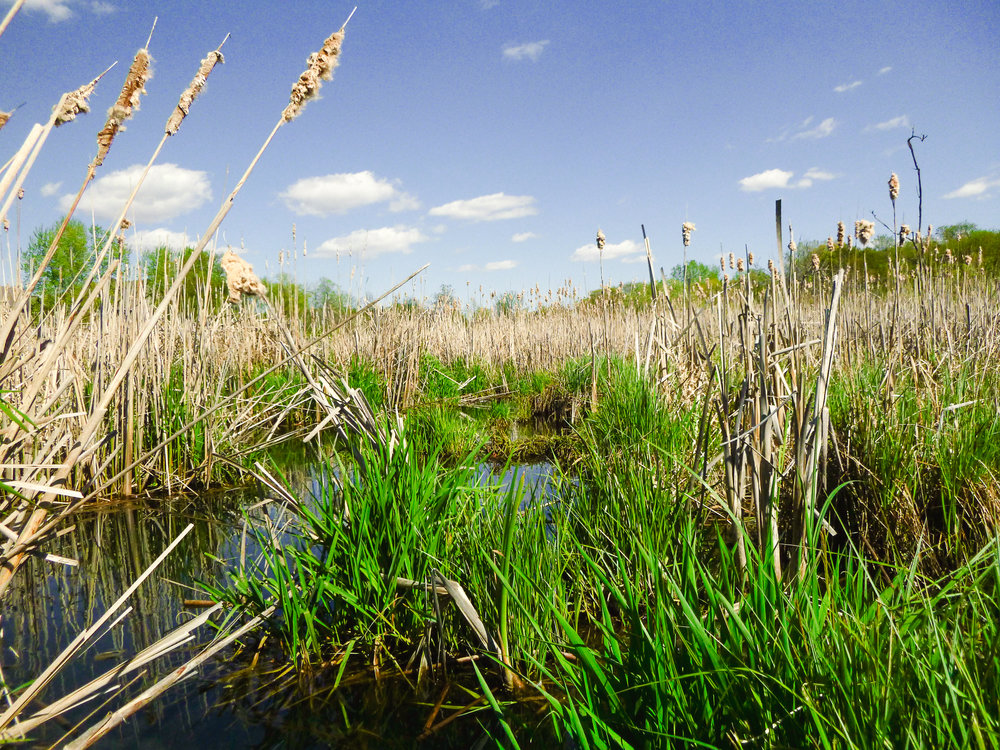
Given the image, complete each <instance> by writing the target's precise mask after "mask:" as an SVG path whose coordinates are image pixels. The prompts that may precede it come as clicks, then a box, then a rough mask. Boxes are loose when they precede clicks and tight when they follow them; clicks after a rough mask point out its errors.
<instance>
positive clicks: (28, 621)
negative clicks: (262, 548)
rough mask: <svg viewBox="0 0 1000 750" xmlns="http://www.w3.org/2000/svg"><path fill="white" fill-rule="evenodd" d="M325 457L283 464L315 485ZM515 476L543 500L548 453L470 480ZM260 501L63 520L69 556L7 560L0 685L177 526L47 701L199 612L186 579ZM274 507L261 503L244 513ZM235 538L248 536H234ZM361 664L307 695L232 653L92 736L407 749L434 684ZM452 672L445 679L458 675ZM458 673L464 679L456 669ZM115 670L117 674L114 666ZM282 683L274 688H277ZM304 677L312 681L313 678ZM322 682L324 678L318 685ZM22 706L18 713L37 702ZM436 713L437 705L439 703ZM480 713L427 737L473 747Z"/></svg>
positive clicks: (154, 672)
mask: <svg viewBox="0 0 1000 750" xmlns="http://www.w3.org/2000/svg"><path fill="white" fill-rule="evenodd" d="M323 471H325V470H324V469H319V468H316V467H305V466H299V467H297V468H296V469H295V470H290V471H286V478H287V479H288V480H289V483H290V484H291V485H292V486H293V487H297V488H301V492H302V494H303V496H305V497H308V496H309V495H312V496H314V497H315V496H318V495H319V493H320V492H321V489H322V486H323V485H324V483H325V482H326V481H328V479H329V478H328V477H326V476H324V474H323ZM515 477H520V478H522V479H523V481H524V483H525V497H526V498H527V499H526V501H525V504H526V505H527V504H530V503H535V504H542V503H544V499H545V498H546V497H548V496H550V493H552V487H553V486H554V485H553V482H554V481H557V479H556V475H555V472H554V471H553V467H552V466H551V465H549V464H530V465H525V466H519V467H512V468H510V469H508V470H507V471H506V472H503V471H499V470H497V469H495V468H492V467H490V466H486V465H484V466H482V467H481V470H480V481H482V482H484V483H491V484H492V483H498V484H500V485H501V486H504V487H506V486H508V485H509V484H510V482H512V481H514V478H515ZM262 499H264V495H262V494H260V493H259V492H258V491H256V490H230V491H225V492H213V493H205V494H202V495H200V496H197V497H186V498H171V499H163V500H157V501H148V502H130V503H128V504H122V503H116V504H109V505H106V506H101V507H100V508H96V509H92V510H90V511H88V512H86V513H82V514H80V515H78V516H77V517H76V518H75V519H74V520H75V527H74V528H73V529H72V530H70V531H69V532H67V533H65V534H63V535H62V536H61V537H59V538H58V539H57V540H55V541H53V542H52V543H51V544H50V545H48V546H47V547H46V550H45V551H46V552H50V553H54V554H58V555H62V556H65V557H69V558H73V559H76V560H78V561H79V567H67V566H62V565H57V564H53V563H48V562H44V561H42V560H40V559H36V558H32V559H31V560H30V561H29V562H28V563H27V564H26V565H25V567H24V568H23V569H22V570H21V571H19V572H18V574H17V576H16V577H15V579H14V582H13V584H12V586H11V588H10V590H9V591H8V594H7V598H6V599H5V601H4V607H3V610H2V613H0V618H2V619H0V626H2V631H0V665H2V667H3V678H4V680H5V682H6V683H7V684H8V685H11V686H18V685H21V684H24V683H25V682H27V681H29V680H31V679H33V678H34V677H35V676H37V675H38V674H40V673H41V672H42V670H44V669H45V668H46V667H47V666H48V665H49V664H50V663H51V661H52V660H53V659H54V658H55V657H56V656H57V655H58V653H59V652H60V651H61V650H62V649H63V648H65V646H66V645H67V644H68V643H70V642H71V641H72V640H73V638H75V637H76V635H77V634H78V633H79V632H80V631H82V630H83V629H84V628H86V627H87V626H88V625H90V624H91V623H92V622H93V621H94V620H95V619H96V618H97V617H99V616H100V615H101V614H102V613H103V612H104V611H105V608H106V606H107V605H108V604H110V603H113V602H114V601H115V600H117V599H118V597H119V596H120V595H121V594H122V592H124V591H125V589H126V588H128V586H129V585H130V584H131V583H132V582H133V581H134V580H135V579H136V578H137V577H138V576H139V575H140V574H141V573H142V572H143V571H144V570H145V569H146V568H147V567H148V566H149V565H150V563H151V562H152V561H153V560H154V559H155V558H156V557H157V556H158V555H159V554H160V553H161V552H162V551H163V550H164V548H165V547H166V546H167V545H168V544H169V543H170V542H171V541H173V540H174V538H176V536H177V535H178V534H179V533H180V532H181V531H182V530H183V529H184V528H185V527H186V526H187V524H188V523H192V524H194V528H193V529H192V531H191V533H189V534H188V535H187V537H186V538H185V539H184V540H183V541H182V542H181V544H180V546H179V547H178V548H177V549H176V550H174V552H173V553H172V554H171V555H170V556H168V557H167V558H166V560H165V561H164V562H163V563H162V564H161V565H160V567H159V568H158V570H157V571H156V572H154V573H153V575H152V576H151V577H150V578H149V579H148V580H147V581H146V582H145V583H144V584H143V585H142V586H141V587H140V588H139V589H138V590H137V591H136V592H135V593H134V594H133V595H132V598H131V599H130V601H129V604H131V606H132V607H133V612H132V613H131V614H130V615H129V616H128V617H127V618H125V620H124V621H123V622H122V623H121V624H120V625H119V626H117V627H115V628H114V629H112V631H111V632H110V633H108V634H107V635H105V636H103V637H102V638H101V639H99V640H97V641H96V642H95V643H94V644H93V645H92V646H91V647H90V648H89V649H87V650H86V651H85V652H84V653H83V654H81V655H78V656H77V658H75V659H74V660H73V661H71V662H70V664H69V665H68V666H67V667H66V668H65V669H63V670H62V671H61V672H60V673H59V674H58V675H57V676H56V678H55V679H54V680H53V682H52V683H51V684H50V685H49V686H48V687H47V688H46V689H45V691H44V692H43V694H42V699H43V701H44V702H45V703H49V702H51V701H53V700H56V699H57V698H59V697H61V696H62V695H64V694H66V693H68V692H70V691H72V690H73V689H75V688H77V687H79V686H80V685H82V684H84V683H86V682H87V681H89V680H90V679H92V678H93V677H95V676H96V675H98V674H102V673H103V672H105V671H106V670H108V669H110V668H111V667H113V666H115V665H117V664H118V663H120V662H121V661H123V660H124V659H126V658H128V657H129V656H131V655H133V654H135V653H136V652H137V651H138V650H140V649H142V648H144V647H145V646H148V645H149V644H151V643H153V642H154V641H156V640H157V639H158V638H160V637H162V636H163V635H164V634H166V633H167V632H169V631H170V630H172V629H174V628H175V627H176V626H177V625H178V624H180V623H181V622H183V621H184V620H185V619H186V618H190V617H192V616H193V615H194V614H196V613H197V611H198V610H194V611H192V610H190V609H188V610H186V609H185V605H184V600H190V599H204V598H205V595H204V594H203V593H201V592H199V591H198V589H197V586H196V582H197V581H198V580H202V581H216V580H221V579H222V578H224V576H225V571H226V570H227V569H228V567H229V565H232V564H233V563H234V562H235V561H237V560H238V559H239V557H240V555H241V551H243V550H244V549H245V552H246V554H247V555H252V554H253V553H254V550H253V549H251V548H250V545H249V541H247V540H244V538H243V533H242V532H243V509H245V508H250V507H252V506H254V505H255V504H257V503H259V502H260V501H261V500H262ZM256 512H257V513H262V512H273V510H272V509H270V508H268V507H267V506H265V508H264V509H262V510H258V511H256ZM244 545H246V547H244ZM211 636H212V631H211V629H210V628H203V629H202V631H201V632H198V633H196V639H195V641H194V642H193V644H186V645H185V646H182V647H181V648H180V649H177V650H176V651H173V652H171V653H170V654H168V655H166V656H165V657H162V658H161V659H159V660H158V661H156V662H154V663H153V664H152V665H151V666H150V667H149V668H148V669H149V671H148V672H147V673H146V674H143V675H142V676H140V678H139V679H138V680H136V681H135V683H134V684H132V685H130V686H129V687H128V691H127V694H128V695H129V696H130V697H131V696H133V695H136V694H138V693H139V692H140V691H141V690H142V689H144V688H146V687H148V686H149V685H151V684H152V683H153V682H155V681H156V680H157V679H159V678H160V677H162V676H163V675H165V674H166V673H167V672H168V671H170V670H171V669H172V668H175V667H177V666H179V665H181V664H183V663H184V662H185V661H187V659H188V658H190V657H191V656H192V655H194V653H195V652H196V650H197V649H198V647H199V645H201V644H203V643H205V642H207V641H208V640H209V639H210V638H211ZM362 671H363V674H360V675H359V676H357V677H354V678H351V679H350V680H349V681H348V682H347V684H346V685H342V686H341V687H340V688H339V689H338V690H337V691H330V690H329V689H327V693H326V694H325V695H324V694H323V691H322V690H320V692H319V693H315V694H313V695H312V696H311V697H309V698H305V697H304V696H303V693H302V692H301V691H299V690H297V689H295V687H294V682H295V681H294V678H290V677H287V676H286V678H284V679H283V680H281V681H279V682H278V683H275V680H274V678H273V676H269V675H267V674H261V673H252V672H244V673H241V674H239V675H237V676H236V677H235V678H232V676H231V672H232V665H229V666H227V665H225V664H222V665H219V664H216V665H214V666H210V667H208V668H206V671H205V672H203V673H202V674H200V675H196V676H195V677H193V678H192V679H189V680H187V681H185V682H183V683H181V684H180V685H177V686H175V687H173V688H171V689H170V690H169V691H168V692H167V693H165V694H164V695H163V696H161V697H160V698H159V699H157V700H155V701H153V702H152V704H150V706H149V707H147V708H145V709H144V710H143V711H142V712H140V713H139V714H137V715H135V716H134V717H132V718H131V719H130V720H128V721H127V722H126V723H125V724H124V725H123V726H122V727H121V728H119V729H117V730H115V731H114V732H112V733H111V734H110V735H109V736H108V737H106V738H105V739H104V740H102V742H101V744H100V747H142V748H184V750H190V748H191V747H192V746H193V745H194V746H200V747H205V748H246V747H254V748H271V747H328V746H333V745H336V746H341V747H410V746H412V745H413V744H414V740H415V738H416V737H417V736H418V735H420V734H421V732H423V731H424V723H425V721H426V719H427V717H428V716H429V714H430V712H431V710H432V707H433V705H434V704H435V703H436V701H437V699H438V697H439V694H440V692H441V690H442V686H441V685H435V686H431V687H430V688H429V690H431V692H433V693H434V695H433V696H427V695H420V694H417V695H416V697H415V695H414V691H413V687H412V685H410V683H409V682H407V681H406V680H402V679H395V680H392V679H390V680H383V681H382V682H381V683H375V682H374V681H373V680H372V679H371V678H370V676H369V675H368V674H367V670H362ZM456 677H457V679H456ZM466 678H468V679H467V680H466ZM452 679H453V682H452V686H451V687H449V688H448V692H447V695H446V700H445V704H444V705H445V710H446V712H447V713H451V712H454V711H457V710H459V708H461V707H462V706H466V705H467V704H468V703H469V702H470V701H471V700H473V698H472V697H470V696H469V693H468V692H467V691H465V690H463V689H462V688H460V687H458V685H461V684H468V685H473V686H474V685H476V680H475V677H474V676H472V675H471V674H470V675H465V676H457V675H452ZM126 680H127V678H126ZM280 686H283V689H276V687H280ZM314 687H316V686H314ZM318 687H320V688H322V685H320V686H318ZM122 702H123V699H122V698H121V697H118V698H115V699H114V700H113V701H111V703H110V704H109V706H108V707H99V704H98V703H97V702H91V703H88V704H85V706H84V707H82V708H80V709H77V710H76V711H74V712H70V713H69V714H67V715H66V717H65V719H62V720H54V721H50V722H49V723H47V724H44V725H42V726H41V727H39V728H38V729H37V730H36V731H34V732H33V733H32V735H31V737H30V740H31V743H30V746H35V745H36V744H37V745H38V746H45V747H47V746H49V745H51V744H53V743H54V742H56V741H57V740H58V739H59V738H60V737H61V736H62V735H63V733H64V732H66V731H67V730H68V729H70V728H71V727H72V726H73V725H75V724H76V723H77V722H78V721H82V720H84V719H85V718H86V717H87V716H88V714H89V713H90V712H91V711H94V712H95V713H94V716H92V717H90V718H89V719H86V721H84V726H88V725H90V724H92V723H93V722H94V721H96V719H97V718H99V717H100V716H101V715H102V714H103V713H105V712H107V711H109V710H113V709H114V708H115V707H117V706H119V705H121V703H122ZM39 707H40V706H38V705H37V704H36V705H35V706H32V707H31V709H29V711H28V712H27V713H29V714H30V713H31V712H32V711H33V710H35V709H37V708H39ZM442 715H444V714H442ZM491 721H492V719H491V717H490V714H489V712H488V711H485V710H484V709H483V706H482V705H477V706H473V707H471V708H469V715H468V716H464V717H463V719H462V720H461V721H455V722H454V723H453V724H450V725H449V729H448V730H447V731H441V732H440V733H434V734H433V735H432V736H429V737H427V738H426V740H425V741H423V742H422V743H421V745H422V746H426V747H471V746H473V745H475V744H476V743H477V742H480V741H482V740H483V739H484V738H485V737H486V736H487V735H485V734H484V732H483V729H482V727H483V726H484V725H488V724H489V723H490V722H491Z"/></svg>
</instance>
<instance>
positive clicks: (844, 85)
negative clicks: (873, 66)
mask: <svg viewBox="0 0 1000 750" xmlns="http://www.w3.org/2000/svg"><path fill="white" fill-rule="evenodd" d="M861 83H862V82H861V81H851V82H850V83H842V84H840V85H839V86H834V87H833V90H834V91H836V92H837V93H838V94H843V93H844V92H845V91H850V90H851V89H856V88H857V87H858V86H860V85H861Z"/></svg>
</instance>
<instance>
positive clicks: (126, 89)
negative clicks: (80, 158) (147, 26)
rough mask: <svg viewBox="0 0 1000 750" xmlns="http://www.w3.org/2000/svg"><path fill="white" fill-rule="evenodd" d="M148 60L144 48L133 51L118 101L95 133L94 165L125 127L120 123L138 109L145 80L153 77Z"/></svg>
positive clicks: (97, 165)
mask: <svg viewBox="0 0 1000 750" xmlns="http://www.w3.org/2000/svg"><path fill="white" fill-rule="evenodd" d="M149 62H150V60H149V51H148V50H146V49H145V48H143V49H141V50H139V51H138V52H136V53H135V59H134V60H133V61H132V67H131V68H129V69H128V76H126V77H125V85H123V86H122V90H121V93H120V94H118V101H116V102H115V104H114V106H113V107H111V109H109V110H108V121H107V122H106V123H104V128H103V129H102V130H101V132H100V133H98V134H97V156H95V157H94V166H95V167H99V166H101V164H103V163H104V157H105V156H107V155H108V149H110V148H111V141H113V140H114V139H115V136H116V135H118V131H119V130H124V129H125V128H124V127H122V123H123V122H125V121H126V120H127V119H128V118H130V117H131V116H132V110H133V109H139V100H140V99H141V98H142V95H143V94H145V93H146V81H148V80H149V79H150V78H152V77H153V71H152V69H151V68H150V67H149Z"/></svg>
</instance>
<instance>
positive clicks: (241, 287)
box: [219, 250, 267, 304]
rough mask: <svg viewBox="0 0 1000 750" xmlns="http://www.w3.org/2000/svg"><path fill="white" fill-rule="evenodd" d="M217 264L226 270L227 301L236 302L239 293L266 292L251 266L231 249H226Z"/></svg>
mask: <svg viewBox="0 0 1000 750" xmlns="http://www.w3.org/2000/svg"><path fill="white" fill-rule="evenodd" d="M219 265H221V266H222V270H223V271H225V272H226V285H227V287H228V288H229V301H230V302H232V303H233V304H237V303H239V301H240V298H241V297H240V295H242V294H246V295H248V296H257V297H263V296H264V295H265V294H267V287H265V286H264V284H262V283H261V280H260V279H258V278H257V274H255V273H254V272H253V266H251V265H250V264H249V263H247V262H246V261H245V260H243V258H241V257H240V256H238V255H237V254H236V253H234V252H233V251H232V250H226V252H225V253H224V254H223V256H222V257H221V258H219Z"/></svg>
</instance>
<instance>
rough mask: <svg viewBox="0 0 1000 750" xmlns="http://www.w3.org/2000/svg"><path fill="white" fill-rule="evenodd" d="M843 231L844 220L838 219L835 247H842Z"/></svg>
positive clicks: (844, 230)
mask: <svg viewBox="0 0 1000 750" xmlns="http://www.w3.org/2000/svg"><path fill="white" fill-rule="evenodd" d="M845 232H846V229H845V227H844V222H842V221H838V222H837V247H843V246H844V234H845Z"/></svg>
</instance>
